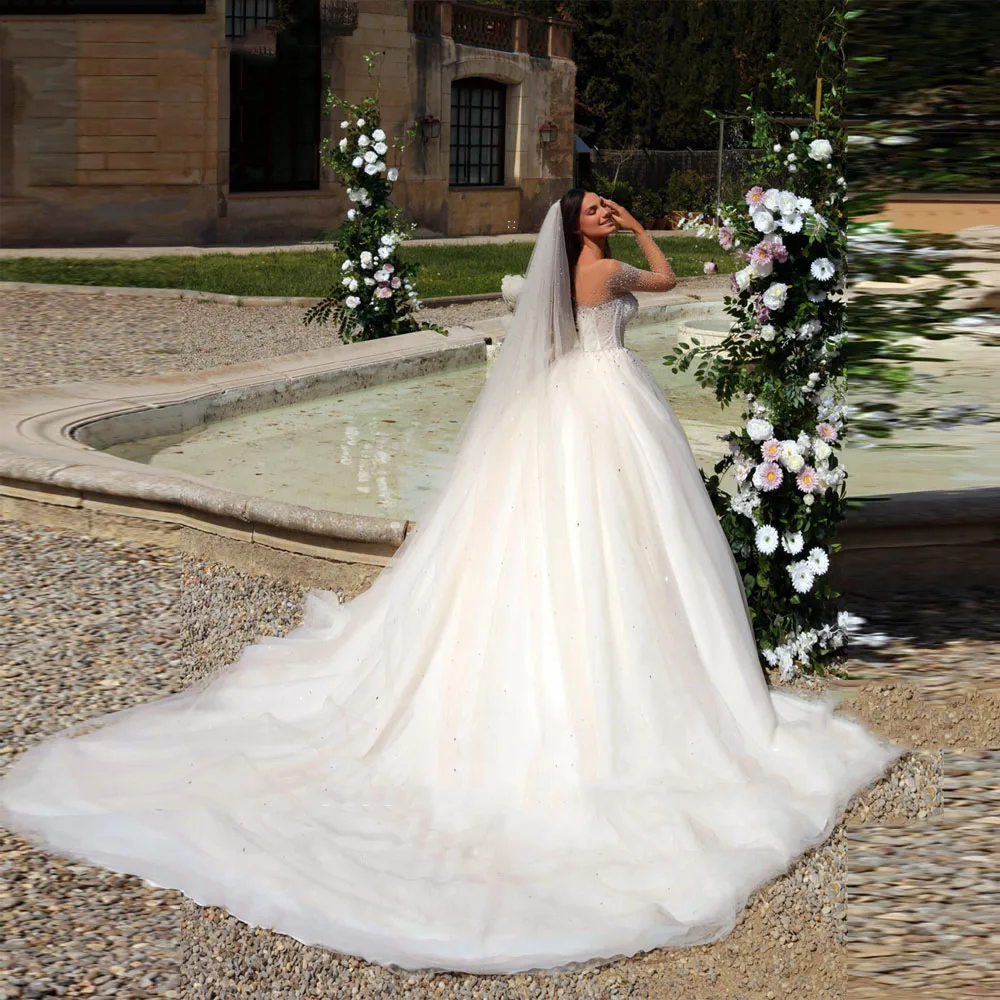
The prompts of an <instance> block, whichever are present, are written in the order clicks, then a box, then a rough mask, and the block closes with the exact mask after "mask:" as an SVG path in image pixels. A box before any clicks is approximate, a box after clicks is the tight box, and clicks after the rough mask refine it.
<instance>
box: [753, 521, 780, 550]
mask: <svg viewBox="0 0 1000 1000" xmlns="http://www.w3.org/2000/svg"><path fill="white" fill-rule="evenodd" d="M754 542H755V543H756V545H757V551H758V552H763V553H764V555H766V556H769V555H770V554H771V553H772V552H773V551H774V550H775V549H776V548H777V547H778V531H777V529H776V528H772V527H771V525H769V524H765V525H764V526H763V527H761V528H758V529H757V534H756V535H755V536H754Z"/></svg>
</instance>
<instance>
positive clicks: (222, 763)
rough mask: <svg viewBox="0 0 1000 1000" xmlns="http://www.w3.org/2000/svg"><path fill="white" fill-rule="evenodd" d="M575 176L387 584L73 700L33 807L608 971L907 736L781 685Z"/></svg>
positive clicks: (702, 938) (553, 961) (328, 599)
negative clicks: (144, 690)
mask: <svg viewBox="0 0 1000 1000" xmlns="http://www.w3.org/2000/svg"><path fill="white" fill-rule="evenodd" d="M562 240H563V235H562V222H561V217H560V207H559V204H558V202H557V203H556V204H555V205H553V206H552V208H551V209H550V211H549V213H548V215H547V217H546V220H545V224H544V225H543V227H542V230H541V232H540V234H539V237H538V241H537V243H536V248H535V251H534V253H533V256H532V261H531V266H530V267H529V270H528V274H527V276H526V279H525V284H524V287H523V290H522V292H521V297H520V300H519V303H518V307H517V310H516V311H515V314H514V316H513V317H512V321H511V327H510V332H509V333H508V335H507V338H506V340H505V342H504V344H503V346H502V348H501V350H500V352H499V354H498V356H497V359H496V362H495V364H494V367H493V370H492V371H491V374H490V376H489V378H488V379H487V381H486V384H485V386H484V387H483V390H482V391H481V393H480V396H479V398H478V399H477V402H476V405H475V406H474V408H473V412H472V413H471V414H470V416H469V419H468V420H467V422H466V424H465V425H464V426H463V431H462V434H461V435H460V438H459V442H458V444H457V446H456V453H455V455H454V456H453V459H454V460H453V461H452V463H451V466H450V473H449V478H447V479H446V480H445V482H444V483H443V485H442V486H441V488H440V490H439V491H438V492H437V493H436V495H435V497H434V499H433V501H431V502H429V504H428V507H427V509H426V510H425V511H424V512H423V514H422V515H421V517H420V518H419V521H418V527H417V528H416V530H415V531H414V532H412V533H411V534H410V535H409V536H408V537H407V539H406V541H405V542H404V544H403V546H402V547H401V548H400V549H399V551H398V552H397V554H396V556H395V557H394V559H393V560H392V562H391V563H390V564H389V565H388V566H387V567H386V568H385V569H384V570H383V571H382V573H381V574H380V575H379V577H378V578H377V579H376V581H375V582H374V584H373V585H372V586H371V587H370V588H369V590H367V591H366V592H364V593H362V594H361V595H359V596H358V597H356V598H354V599H353V600H352V601H349V602H344V603H342V602H341V601H340V600H339V599H338V597H337V595H336V594H334V593H332V592H325V591H311V592H310V593H309V594H308V597H307V602H306V611H305V617H304V619H303V621H302V623H301V625H300V626H299V627H297V628H296V629H295V630H293V631H292V632H291V633H289V634H288V635H287V636H285V637H283V638H268V639H262V640H261V641H259V642H257V643H256V644H254V645H252V646H249V647H247V648H246V649H245V650H244V651H243V653H242V655H241V656H240V658H239V659H238V660H237V661H236V662H235V663H234V664H232V665H230V666H229V667H228V668H226V669H224V670H223V671H221V672H220V673H218V674H216V675H214V676H212V677H210V678H208V679H206V680H205V681H203V682H201V683H199V684H197V685H195V686H193V687H191V688H189V689H188V690H186V691H184V692H181V693H179V694H176V695H172V696H169V697H165V698H161V699H159V700H156V701H153V702H151V703H148V704H145V705H140V706H137V707H134V708H130V709H127V710H124V711H122V712H117V713H113V714H111V715H109V716H104V717H102V718H100V719H98V720H91V723H90V725H94V724H97V725H98V728H96V729H94V730H93V731H91V732H87V733H84V734H83V735H81V730H82V729H84V728H86V727H85V726H76V727H72V728H71V729H69V730H65V731H64V732H63V733H61V734H58V735H57V736H56V737H54V738H51V739H48V740H46V741H44V742H42V743H41V744H39V745H37V746H35V747H34V748H32V749H31V750H29V751H28V752H27V753H26V754H25V755H23V757H22V758H21V759H20V760H19V761H18V762H17V763H16V764H15V765H14V766H13V768H12V769H11V771H10V773H9V774H8V776H7V777H6V778H5V780H4V781H3V783H2V785H0V803H2V807H3V817H2V818H3V819H4V820H5V821H6V823H7V825H8V826H11V827H13V828H15V829H17V830H20V831H22V832H23V833H25V834H26V835H29V836H34V837H38V838H40V839H41V840H42V841H43V842H44V843H45V844H47V845H48V846H49V847H50V848H51V849H54V850H55V851H58V852H59V853H61V854H65V855H68V856H72V857H75V858H80V859H84V860H87V861H90V862H92V863H96V864H100V865H104V866H106V867H108V868H111V869H114V870H117V871H121V872H127V873H132V874H135V875H138V876H141V877H143V878H145V879H146V880H148V881H150V882H152V883H154V884H156V885H159V886H166V887H173V888H177V889H180V890H182V891H183V892H184V893H186V894H187V895H188V896H190V897H192V898H193V899H194V900H196V901H197V902H199V903H202V904H208V905H215V906H220V907H224V908H225V909H227V910H229V911H230V912H231V913H233V914H234V915H236V916H237V917H239V918H241V919H242V920H244V921H246V922H247V923H250V924H253V925H259V926H263V927H269V928H273V929H275V930H277V931H280V932H283V933H285V934H289V935H292V936H293V937H295V938H298V939H299V940H301V941H303V942H306V943H309V944H315V945H321V946H325V947H328V948H331V949H335V950H337V951H341V952H347V953H352V954H355V955H359V956H362V957H363V958H365V959H369V960H371V961H377V962H381V963H383V964H390V965H397V966H400V967H403V968H411V969H412V968H438V969H453V970H462V971H470V972H480V973H496V972H516V971H524V970H530V969H550V968H555V967H560V966H567V965H576V966H577V967H579V966H580V965H584V964H597V963H599V962H600V961H602V960H606V959H609V958H612V957H616V956H620V955H630V954H634V953H636V952H637V951H642V950H649V949H653V948H656V947H659V946H668V945H669V946H679V945H684V946H687V945H695V944H700V943H704V942H707V941H710V940H714V939H716V938H719V937H722V936H724V935H725V934H727V933H728V932H729V931H730V930H731V929H732V928H733V926H734V924H735V922H736V919H737V917H738V915H739V913H740V911H741V909H742V907H743V905H744V903H745V901H746V899H747V897H748V895H749V894H750V893H751V892H752V891H753V890H754V889H755V888H756V887H757V886H759V885H761V884H762V883H764V882H766V881H768V880H769V879H770V878H772V877H773V876H775V875H776V874H779V873H780V872H782V871H784V870H785V869H787V868H788V867H789V866H790V864H791V863H792V862H793V861H794V860H795V859H796V858H797V857H798V856H799V855H800V854H801V853H802V852H803V851H804V850H806V849H807V848H809V847H810V846H812V845H815V844H818V843H820V842H822V841H823V840H825V839H826V838H827V837H828V836H829V834H830V833H831V830H832V828H833V826H834V824H835V823H836V821H837V820H838V819H839V817H840V815H841V814H842V811H843V809H844V808H845V806H846V804H847V803H848V801H849V799H850V798H851V797H852V796H853V795H854V794H855V793H856V792H857V791H858V790H859V789H860V788H862V787H863V786H865V785H867V784H869V783H871V782H872V781H873V780H874V779H876V778H877V777H878V776H879V775H880V774H881V773H882V772H883V771H884V770H885V768H886V767H887V766H888V765H889V764H890V763H891V762H892V761H893V760H895V759H896V757H897V756H899V754H900V752H901V750H900V749H899V748H898V747H895V746H893V745H892V744H888V743H884V742H882V741H881V740H879V739H878V738H876V737H875V736H874V735H872V734H870V733H869V732H868V731H867V730H866V729H864V728H863V727H862V726H861V725H859V724H857V723H855V722H852V721H850V720H847V719H844V718H842V717H839V716H835V715H834V714H833V712H832V704H831V702H830V701H829V700H809V699H805V698H802V697H798V696H794V695H792V694H789V693H787V692H783V691H780V690H770V689H769V688H768V686H767V684H766V682H765V679H764V676H763V674H762V671H761V668H760V665H759V661H758V655H757V651H756V648H755V643H754V637H753V633H752V629H751V626H750V624H749V622H748V619H747V614H746V607H745V599H744V596H743V591H742V587H741V584H740V581H739V578H738V574H737V571H736V568H735V563H734V560H733V557H732V554H731V552H730V549H729V546H728V544H727V542H726V539H725V536H724V534H723V532H722V530H721V528H720V526H719V523H718V521H717V519H716V516H715V514H714V512H713V510H712V506H711V503H710V501H709V499H708V496H707V494H706V492H705V490H704V487H703V485H702V482H701V478H700V475H699V473H698V469H697V466H696V464H695V460H694V458H693V456H692V454H691V450H690V448H689V446H688V443H687V440H686V438H685V436H684V432H683V430H682V429H681V427H680V425H679V423H678V422H677V419H676V417H675V416H674V413H673V411H672V410H671V407H670V404H669V402H668V401H667V400H666V398H665V397H664V395H663V393H662V392H661V390H660V389H659V387H658V385H657V384H656V382H655V381H654V379H653V377H652V375H651V374H650V372H649V371H648V369H647V368H646V367H645V366H644V365H643V364H642V362H641V361H639V359H638V358H637V357H636V355H634V354H633V353H632V352H631V351H630V350H629V349H628V348H627V347H626V346H625V345H624V330H625V327H626V325H627V323H628V322H629V320H630V319H632V318H633V317H634V316H635V314H636V310H637V302H636V299H635V297H634V296H633V295H632V294H631V293H630V292H629V291H628V290H627V289H628V288H639V287H642V276H643V275H644V274H646V273H647V272H641V271H639V270H637V269H635V268H630V267H629V266H627V265H626V266H623V267H622V268H621V270H620V271H619V272H618V273H617V275H616V276H615V278H614V281H613V283H612V286H611V288H610V289H609V294H610V296H611V297H610V298H609V300H608V301H607V302H605V303H603V304H600V305H596V306H582V307H580V309H579V310H578V315H577V322H574V319H573V313H572V306H571V304H570V298H569V284H568V265H567V262H566V254H565V249H564V246H563V242H562Z"/></svg>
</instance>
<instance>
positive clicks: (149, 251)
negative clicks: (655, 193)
mask: <svg viewBox="0 0 1000 1000" xmlns="http://www.w3.org/2000/svg"><path fill="white" fill-rule="evenodd" d="M650 232H651V233H652V234H653V236H655V237H661V236H690V235H691V234H690V233H688V232H685V231H684V230H681V229H652V230H650ZM536 236H537V233H499V234H497V235H496V236H457V237H445V236H442V237H435V238H434V239H422V240H407V241H406V245H407V246H411V247H433V246H440V247H447V246H484V245H489V244H491V243H534V242H535V237H536ZM333 248H334V244H333V243H241V244H239V245H233V246H224V245H217V246H205V247H196V246H176V247H171V246H162V247H161V246H149V247H140V246H127V247H0V260H9V259H10V258H12V257H52V258H63V259H66V260H99V259H114V260H141V259H143V258H147V257H198V256H201V255H202V254H217V253H232V254H254V253H301V252H302V251H312V250H331V249H333Z"/></svg>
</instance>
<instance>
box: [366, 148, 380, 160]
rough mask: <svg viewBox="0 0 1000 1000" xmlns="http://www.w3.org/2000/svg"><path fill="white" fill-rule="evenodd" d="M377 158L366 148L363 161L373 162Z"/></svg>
mask: <svg viewBox="0 0 1000 1000" xmlns="http://www.w3.org/2000/svg"><path fill="white" fill-rule="evenodd" d="M377 159H378V157H377V156H376V155H375V154H374V153H373V152H372V151H371V150H370V149H369V150H368V152H367V153H365V156H364V160H365V163H374V162H375V161H376V160H377Z"/></svg>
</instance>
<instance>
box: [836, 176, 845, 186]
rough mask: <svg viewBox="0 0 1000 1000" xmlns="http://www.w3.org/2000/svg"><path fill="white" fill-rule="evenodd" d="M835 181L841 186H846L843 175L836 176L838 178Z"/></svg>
mask: <svg viewBox="0 0 1000 1000" xmlns="http://www.w3.org/2000/svg"><path fill="white" fill-rule="evenodd" d="M837 183H838V184H839V185H840V186H841V187H846V186H847V181H845V180H844V178H843V177H838V178H837Z"/></svg>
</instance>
